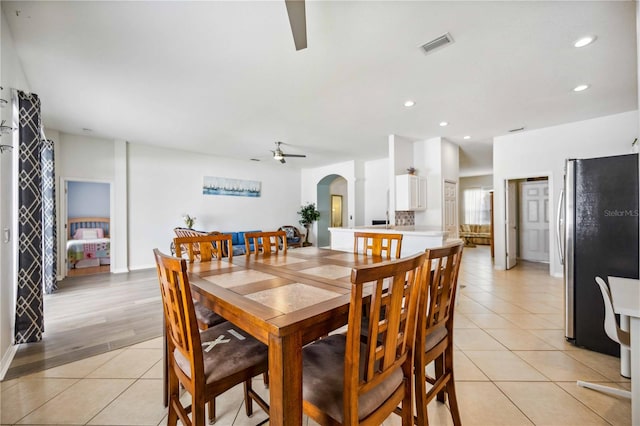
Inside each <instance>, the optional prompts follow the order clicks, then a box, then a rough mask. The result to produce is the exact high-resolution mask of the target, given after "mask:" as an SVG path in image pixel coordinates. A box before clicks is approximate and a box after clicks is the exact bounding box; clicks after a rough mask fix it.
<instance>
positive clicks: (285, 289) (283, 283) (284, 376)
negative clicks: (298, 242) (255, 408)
mask: <svg viewBox="0 0 640 426" xmlns="http://www.w3.org/2000/svg"><path fill="white" fill-rule="evenodd" d="M382 261H383V259H382V258H381V257H378V256H376V257H374V256H365V255H361V254H353V253H347V252H343V251H334V250H328V249H319V248H316V247H303V248H297V249H291V250H288V251H287V252H286V253H283V252H280V253H278V254H271V255H267V256H264V255H260V256H256V255H247V256H236V257H233V258H232V260H231V261H228V260H227V259H222V260H220V261H212V262H202V263H193V264H189V280H190V283H191V288H192V296H193V297H194V298H195V299H196V300H198V301H200V302H201V303H202V304H204V305H205V306H207V307H208V308H210V309H212V310H213V311H215V312H216V313H218V314H220V315H221V316H223V317H224V318H226V319H227V320H229V321H231V322H232V323H233V324H235V325H236V326H237V327H240V328H242V329H243V330H244V331H246V332H247V333H249V334H251V335H252V336H254V337H255V338H256V339H258V340H260V341H261V342H263V343H264V344H266V345H267V346H268V347H269V400H270V402H269V405H270V411H269V417H270V424H271V425H296V426H297V425H300V424H302V347H303V346H304V345H306V344H307V343H310V342H312V341H314V340H316V339H318V338H319V337H322V336H325V335H327V334H328V333H330V332H331V331H333V330H335V329H338V328H340V327H342V326H344V325H345V324H346V323H347V319H348V313H349V302H350V294H351V281H350V276H351V269H352V268H353V267H354V266H359V265H367V264H372V263H379V262H382Z"/></svg>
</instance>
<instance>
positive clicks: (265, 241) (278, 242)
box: [244, 231, 287, 255]
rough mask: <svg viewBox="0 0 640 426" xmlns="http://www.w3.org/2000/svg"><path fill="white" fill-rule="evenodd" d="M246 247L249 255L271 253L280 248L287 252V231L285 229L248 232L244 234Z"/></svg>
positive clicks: (276, 251)
mask: <svg viewBox="0 0 640 426" xmlns="http://www.w3.org/2000/svg"><path fill="white" fill-rule="evenodd" d="M244 247H245V252H246V254H247V255H249V254H260V253H261V254H263V255H270V254H271V253H278V252H279V251H280V250H282V251H283V252H285V253H286V252H287V233H286V232H284V231H272V232H247V233H245V234H244Z"/></svg>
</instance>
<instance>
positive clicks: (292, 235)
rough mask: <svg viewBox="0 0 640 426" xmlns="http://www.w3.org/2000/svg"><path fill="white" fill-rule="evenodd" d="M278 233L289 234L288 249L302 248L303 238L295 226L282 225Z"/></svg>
mask: <svg viewBox="0 0 640 426" xmlns="http://www.w3.org/2000/svg"><path fill="white" fill-rule="evenodd" d="M278 231H284V232H285V233H286V234H287V246H288V247H302V246H303V243H304V241H303V236H302V234H301V233H300V230H298V228H297V227H295V226H293V225H282V226H281V227H280V228H278Z"/></svg>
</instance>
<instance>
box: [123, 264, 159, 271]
mask: <svg viewBox="0 0 640 426" xmlns="http://www.w3.org/2000/svg"><path fill="white" fill-rule="evenodd" d="M155 267H156V264H155V263H151V264H149V265H140V266H135V267H131V268H129V271H141V270H143V269H155Z"/></svg>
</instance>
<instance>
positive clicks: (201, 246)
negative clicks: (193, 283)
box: [173, 233, 233, 330]
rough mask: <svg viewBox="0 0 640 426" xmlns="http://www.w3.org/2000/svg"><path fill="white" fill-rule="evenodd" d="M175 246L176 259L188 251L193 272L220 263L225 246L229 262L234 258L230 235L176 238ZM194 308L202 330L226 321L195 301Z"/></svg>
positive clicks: (217, 234) (190, 267) (218, 234)
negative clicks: (213, 261)
mask: <svg viewBox="0 0 640 426" xmlns="http://www.w3.org/2000/svg"><path fill="white" fill-rule="evenodd" d="M173 244H174V246H175V249H176V257H182V250H183V249H186V250H187V258H188V260H189V263H191V264H193V265H189V269H190V270H191V272H195V271H198V270H201V269H202V268H211V264H210V263H208V262H211V261H212V260H213V259H217V260H218V261H219V260H221V259H222V257H223V256H222V253H223V251H224V248H223V246H226V250H227V252H228V253H229V259H228V260H229V261H231V259H232V256H233V244H232V242H231V236H230V235H224V234H220V233H216V234H210V235H198V236H190V237H176V238H174V239H173ZM196 249H197V251H198V257H197V259H198V260H199V261H198V262H197V263H194V262H195V259H196V256H195V252H196ZM194 308H195V312H196V319H197V320H198V326H199V327H200V329H201V330H206V329H207V328H209V327H212V326H214V325H216V324H219V323H221V322H223V321H225V319H224V318H222V317H221V316H220V315H218V314H216V313H215V312H213V311H212V310H210V309H208V308H207V307H205V306H204V305H202V304H201V303H200V302H198V301H194Z"/></svg>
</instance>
